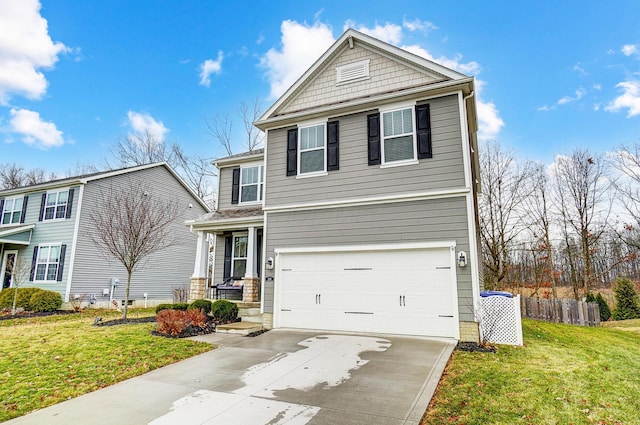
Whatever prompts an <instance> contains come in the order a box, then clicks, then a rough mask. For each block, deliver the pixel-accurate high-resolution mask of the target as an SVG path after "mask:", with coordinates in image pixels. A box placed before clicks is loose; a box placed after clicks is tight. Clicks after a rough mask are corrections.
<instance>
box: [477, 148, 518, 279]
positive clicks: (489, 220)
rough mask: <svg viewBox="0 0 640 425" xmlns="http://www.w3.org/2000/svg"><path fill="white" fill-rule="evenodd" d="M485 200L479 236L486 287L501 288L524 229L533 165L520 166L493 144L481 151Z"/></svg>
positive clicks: (511, 155)
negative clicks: (516, 242)
mask: <svg viewBox="0 0 640 425" xmlns="http://www.w3.org/2000/svg"><path fill="white" fill-rule="evenodd" d="M480 174H481V180H482V197H481V198H480V200H479V201H480V202H479V206H480V237H481V240H482V247H483V252H484V255H483V265H484V269H485V286H486V287H487V288H490V289H491V288H493V289H499V288H500V287H501V285H502V282H503V280H504V279H505V277H506V276H507V271H508V266H509V253H510V250H511V248H512V247H511V245H512V243H513V242H514V241H515V240H516V238H517V237H518V235H519V234H520V232H522V230H523V229H524V225H523V221H522V217H523V214H521V213H520V209H521V207H522V203H523V200H524V199H525V198H526V197H527V196H528V191H530V188H529V186H528V184H527V180H528V178H529V176H530V166H529V165H528V164H525V165H524V166H521V165H520V164H518V163H517V161H516V160H515V157H514V155H513V153H512V152H511V151H509V150H506V149H504V148H502V147H501V146H500V144H499V143H497V142H490V143H488V144H487V145H486V146H484V147H483V149H482V150H481V152H480Z"/></svg>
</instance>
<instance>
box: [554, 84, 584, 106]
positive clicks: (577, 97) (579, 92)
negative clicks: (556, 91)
mask: <svg viewBox="0 0 640 425" xmlns="http://www.w3.org/2000/svg"><path fill="white" fill-rule="evenodd" d="M575 94H576V95H575V97H571V96H564V97H562V98H560V99H558V102H557V103H558V105H566V104H567V103H569V102H574V101H576V100H580V99H582V97H583V96H584V95H585V94H587V91H586V90H585V89H583V88H582V87H580V88H579V89H578V90H576V92H575Z"/></svg>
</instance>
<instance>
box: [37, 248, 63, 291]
mask: <svg viewBox="0 0 640 425" xmlns="http://www.w3.org/2000/svg"><path fill="white" fill-rule="evenodd" d="M60 247H61V246H60V245H40V246H39V247H38V257H37V260H36V270H35V280H39V281H45V282H48V281H56V280H58V269H59V267H60Z"/></svg>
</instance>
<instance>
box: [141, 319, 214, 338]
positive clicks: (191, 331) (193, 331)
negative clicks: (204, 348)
mask: <svg viewBox="0 0 640 425" xmlns="http://www.w3.org/2000/svg"><path fill="white" fill-rule="evenodd" d="M215 331H216V323H215V321H213V320H209V321H208V322H207V324H206V325H205V326H204V327H200V326H192V325H190V326H187V327H186V328H185V329H184V330H183V331H182V332H180V333H179V334H176V335H169V334H165V333H160V332H158V331H156V330H153V331H151V334H152V335H155V336H162V337H165V338H188V337H191V336H198V335H206V334H210V333H212V332H215Z"/></svg>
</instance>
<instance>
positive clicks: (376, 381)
mask: <svg viewBox="0 0 640 425" xmlns="http://www.w3.org/2000/svg"><path fill="white" fill-rule="evenodd" d="M199 338H202V339H203V340H205V341H208V342H212V343H217V344H221V345H222V346H221V348H218V349H217V350H213V351H211V352H208V353H205V354H201V355H199V356H196V357H193V358H190V359H187V360H184V361H182V362H179V363H176V364H173V365H170V366H166V367H163V368H161V369H158V370H155V371H153V372H149V373H147V374H145V375H142V376H139V377H137V378H133V379H129V380H127V381H124V382H121V383H119V384H116V385H113V386H111V387H108V388H105V389H102V390H99V391H95V392H93V393H90V394H86V395H84V396H82V397H78V398H75V399H72V400H69V401H66V402H63V403H60V404H57V405H55V406H52V407H49V408H46V409H42V410H39V411H37V412H33V413H31V414H29V415H26V416H23V417H21V418H17V419H13V420H11V421H8V422H6V423H7V424H22V425H24V424H34V425H35V424H38V425H40V424H48V425H56V424H61V425H62V424H65V425H67V424H76V423H91V424H105V425H106V424H114V423H116V424H152V425H169V424H180V425H190V424H206V425H215V424H221V425H228V424H238V425H267V424H268V425H276V424H288V425H302V424H309V425H320V424H331V425H335V424H367V425H373V424H384V425H393V424H418V423H419V422H420V418H421V417H422V415H423V414H424V411H425V410H426V408H427V405H428V404H429V400H430V399H431V396H432V395H433V391H434V390H435V388H436V385H437V383H438V380H439V379H440V376H441V374H442V371H443V369H444V366H445V365H446V362H447V360H448V358H449V356H450V355H451V352H452V351H453V348H454V346H455V343H454V342H453V341H445V340H430V339H419V338H407V337H395V336H372V335H342V334H339V335H338V334H331V333H322V332H298V331H284V330H272V331H270V332H267V333H265V334H262V335H260V336H258V337H255V338H247V337H239V336H231V335H223V334H212V335H208V336H204V337H199Z"/></svg>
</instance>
